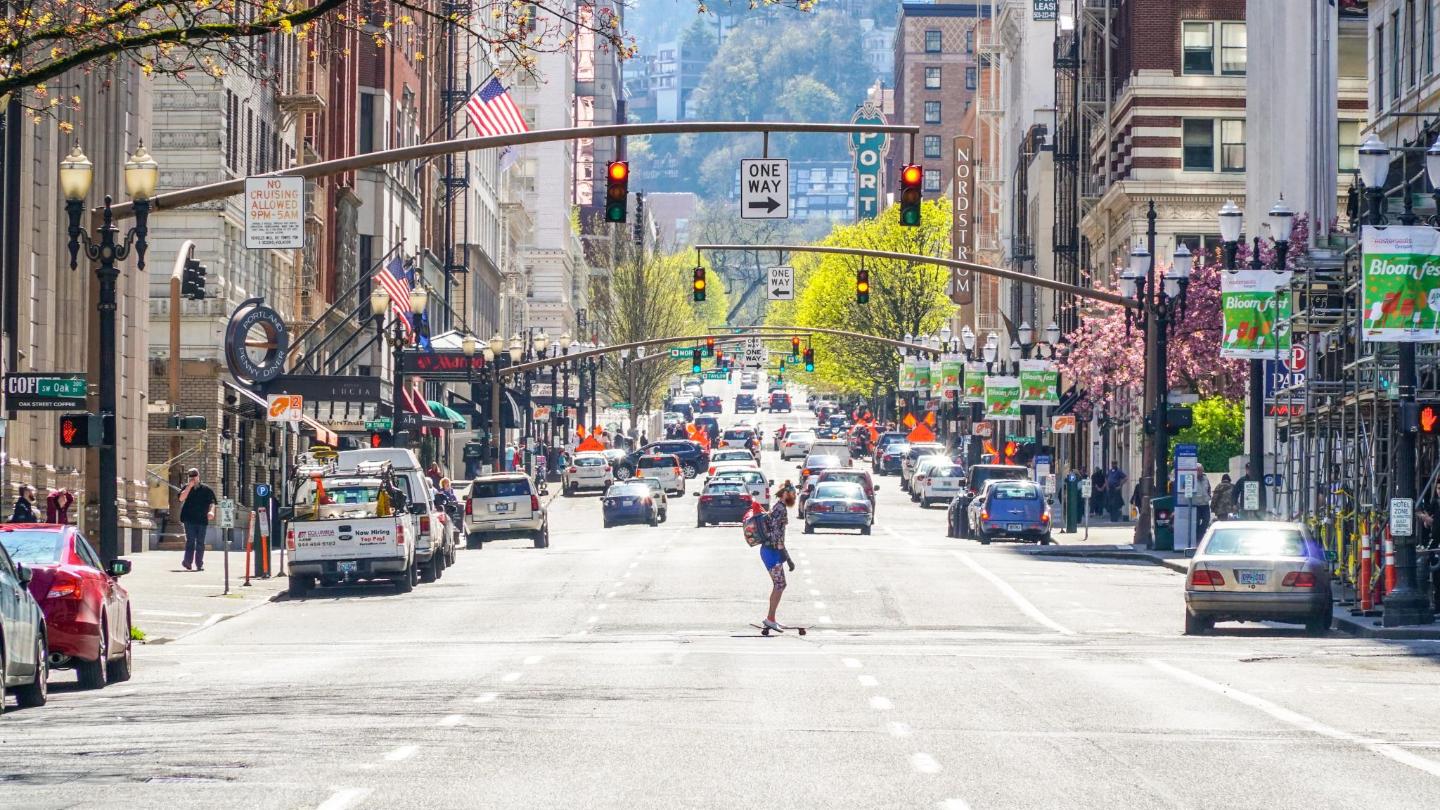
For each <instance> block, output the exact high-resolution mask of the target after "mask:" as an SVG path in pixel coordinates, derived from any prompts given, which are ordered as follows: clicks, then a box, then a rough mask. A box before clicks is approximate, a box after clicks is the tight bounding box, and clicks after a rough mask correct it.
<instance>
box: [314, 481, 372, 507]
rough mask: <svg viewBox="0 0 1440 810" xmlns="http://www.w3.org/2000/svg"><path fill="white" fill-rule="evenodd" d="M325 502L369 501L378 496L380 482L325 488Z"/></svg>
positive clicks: (351, 502)
mask: <svg viewBox="0 0 1440 810" xmlns="http://www.w3.org/2000/svg"><path fill="white" fill-rule="evenodd" d="M325 496H326V498H327V499H328V500H326V503H332V504H333V503H343V504H355V503H370V502H371V501H374V500H376V499H378V498H379V497H380V483H379V482H378V481H377V482H375V483H374V484H343V485H339V486H334V487H326V488H325Z"/></svg>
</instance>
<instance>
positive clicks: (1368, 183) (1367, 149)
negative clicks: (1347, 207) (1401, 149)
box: [1356, 132, 1390, 191]
mask: <svg viewBox="0 0 1440 810" xmlns="http://www.w3.org/2000/svg"><path fill="white" fill-rule="evenodd" d="M1356 152H1357V154H1358V156H1359V164H1360V182H1362V183H1364V184H1365V187H1366V188H1369V189H1375V190H1380V191H1383V189H1381V188H1380V186H1381V185H1382V184H1384V182H1385V179H1386V177H1387V176H1388V175H1389V174H1390V147H1388V146H1386V145H1385V142H1384V141H1382V140H1380V138H1379V137H1378V136H1377V135H1376V134H1375V133H1373V132H1372V133H1370V136H1369V137H1368V138H1366V139H1365V142H1364V143H1362V144H1360V148H1359V149H1357V150H1356Z"/></svg>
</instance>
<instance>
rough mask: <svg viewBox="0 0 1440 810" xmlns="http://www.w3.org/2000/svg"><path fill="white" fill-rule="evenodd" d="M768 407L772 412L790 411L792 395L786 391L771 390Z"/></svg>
mask: <svg viewBox="0 0 1440 810" xmlns="http://www.w3.org/2000/svg"><path fill="white" fill-rule="evenodd" d="M767 409H768V410H769V411H770V412H771V413H790V395H789V394H787V393H785V392H784V391H771V392H770V404H769V405H768V406H767Z"/></svg>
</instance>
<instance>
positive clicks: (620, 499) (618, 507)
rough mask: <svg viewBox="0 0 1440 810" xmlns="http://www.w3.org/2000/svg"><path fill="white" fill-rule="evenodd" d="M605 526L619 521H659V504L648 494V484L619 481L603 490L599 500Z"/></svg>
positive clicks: (657, 522)
mask: <svg viewBox="0 0 1440 810" xmlns="http://www.w3.org/2000/svg"><path fill="white" fill-rule="evenodd" d="M600 509H601V515H602V517H603V520H604V523H605V528H607V529H608V528H610V527H611V526H615V525H618V524H621V523H648V524H649V525H651V526H657V525H659V523H660V504H658V503H656V501H655V499H654V498H652V497H651V496H650V486H649V485H648V484H631V483H629V482H624V481H622V482H620V483H617V484H612V485H611V486H610V488H609V489H607V490H605V494H604V496H602V497H601V500H600Z"/></svg>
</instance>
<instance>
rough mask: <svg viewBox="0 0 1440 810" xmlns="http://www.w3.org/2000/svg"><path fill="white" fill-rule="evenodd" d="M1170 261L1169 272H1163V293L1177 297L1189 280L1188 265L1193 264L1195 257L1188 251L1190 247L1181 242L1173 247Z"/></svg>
mask: <svg viewBox="0 0 1440 810" xmlns="http://www.w3.org/2000/svg"><path fill="white" fill-rule="evenodd" d="M1170 262H1171V264H1170V272H1168V273H1166V274H1165V295H1166V296H1168V297H1170V298H1173V299H1179V298H1180V294H1181V292H1182V291H1183V290H1184V288H1185V285H1186V284H1187V283H1188V282H1189V281H1190V267H1191V265H1192V264H1194V262H1195V257H1194V256H1193V255H1192V254H1191V253H1190V248H1189V247H1187V246H1186V245H1185V243H1184V242H1181V243H1180V244H1179V245H1177V246H1176V247H1175V253H1174V255H1172V256H1171V257H1170Z"/></svg>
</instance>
